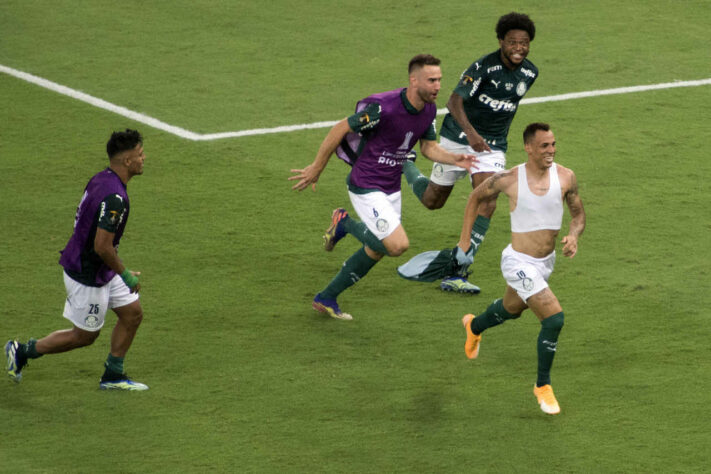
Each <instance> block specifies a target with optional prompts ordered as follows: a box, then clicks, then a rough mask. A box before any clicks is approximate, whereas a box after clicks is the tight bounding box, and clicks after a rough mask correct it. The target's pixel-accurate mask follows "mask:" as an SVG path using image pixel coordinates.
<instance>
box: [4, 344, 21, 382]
mask: <svg viewBox="0 0 711 474" xmlns="http://www.w3.org/2000/svg"><path fill="white" fill-rule="evenodd" d="M16 351H17V348H16V347H15V344H14V341H8V342H7V344H5V357H7V376H8V377H10V378H11V379H12V381H13V382H15V383H20V381H21V380H22V373H21V372H17V356H16Z"/></svg>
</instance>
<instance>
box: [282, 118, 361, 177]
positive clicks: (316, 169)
mask: <svg viewBox="0 0 711 474" xmlns="http://www.w3.org/2000/svg"><path fill="white" fill-rule="evenodd" d="M350 131H351V127H350V125H348V119H343V120H341V121H340V122H338V123H337V124H336V125H334V126H333V127H332V128H331V130H330V131H329V132H328V134H327V135H326V138H324V140H323V142H322V143H321V146H320V147H319V149H318V152H317V153H316V158H314V161H313V163H311V164H310V165H308V166H307V167H306V168H303V169H292V170H291V172H292V173H295V174H294V175H293V176H289V178H288V180H289V181H295V180H298V182H297V183H296V184H295V185H293V186H292V187H291V189H297V190H299V191H303V190H304V189H306V188H307V187H309V185H311V189H313V190H314V191H316V182H317V181H318V178H319V176H321V172H323V170H324V169H325V168H326V165H327V164H328V160H329V159H330V158H331V155H332V154H333V152H334V151H336V148H338V145H339V144H340V143H341V140H343V137H345V136H346V134H347V133H348V132H350Z"/></svg>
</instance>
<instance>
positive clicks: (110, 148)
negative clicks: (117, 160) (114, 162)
mask: <svg viewBox="0 0 711 474" xmlns="http://www.w3.org/2000/svg"><path fill="white" fill-rule="evenodd" d="M139 143H143V137H142V136H141V134H140V133H138V130H131V129H129V128H127V129H126V131H124V132H114V133H112V134H111V138H109V141H108V142H107V143H106V153H107V154H108V155H109V159H111V158H113V157H114V156H116V155H117V154H118V153H121V152H122V151H127V150H133V149H134V148H136V145H138V144H139Z"/></svg>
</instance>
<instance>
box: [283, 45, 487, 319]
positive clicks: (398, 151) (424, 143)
mask: <svg viewBox="0 0 711 474" xmlns="http://www.w3.org/2000/svg"><path fill="white" fill-rule="evenodd" d="M439 64H440V60H439V59H437V58H435V57H434V56H431V55H424V54H423V55H418V56H415V57H414V58H412V60H411V61H410V64H409V67H408V73H409V85H408V87H407V88H402V89H396V90H393V91H389V92H383V93H380V94H374V95H371V96H369V97H366V98H365V99H363V100H361V101H360V102H359V103H358V105H357V107H356V113H355V114H353V115H351V116H350V117H348V118H345V119H343V120H341V121H340V122H338V123H337V124H336V125H335V126H334V127H333V128H332V129H331V130H330V132H329V133H328V135H327V136H326V138H325V139H324V141H323V143H322V144H321V146H320V148H319V150H318V153H317V154H316V158H315V159H314V161H313V163H311V164H310V165H308V166H307V167H306V168H303V169H292V170H291V172H292V173H294V175H293V176H291V177H289V180H297V183H296V184H295V185H294V186H293V187H292V189H297V190H299V191H301V190H304V189H306V188H307V187H309V186H311V187H312V189H314V190H315V189H316V182H317V181H318V178H319V176H320V175H321V172H322V171H323V170H324V168H325V167H326V164H327V163H328V160H329V159H330V157H331V155H332V154H333V153H334V152H337V154H338V156H339V157H340V158H343V159H344V160H346V161H347V162H349V163H350V164H352V166H353V169H352V171H351V173H350V175H349V176H348V194H349V196H350V199H351V203H352V204H353V207H354V209H355V211H356V213H357V214H358V217H360V219H361V221H358V220H356V219H354V218H352V217H351V216H349V214H348V213H347V212H346V210H345V209H343V208H338V209H336V210H334V211H333V214H332V217H331V225H330V227H329V228H328V229H327V230H326V235H324V240H325V248H326V250H327V251H331V250H333V248H334V246H335V245H336V243H337V242H338V241H339V240H341V239H342V238H343V237H345V236H346V234H351V235H352V236H353V237H355V238H356V239H358V240H359V241H360V242H362V243H363V247H362V248H361V249H360V250H358V251H357V252H356V253H354V254H353V255H352V256H351V257H350V258H349V259H348V260H346V262H345V263H344V264H343V266H342V268H341V270H340V272H339V273H338V274H337V275H336V277H335V278H334V279H333V280H332V281H331V282H330V283H329V284H328V286H326V288H324V289H323V290H321V292H319V293H318V294H317V295H316V297H315V298H314V300H313V307H314V309H316V310H318V311H321V312H325V313H328V314H329V315H330V316H332V317H334V318H337V319H343V320H350V319H352V317H351V315H350V314H348V313H344V312H342V311H341V309H340V308H339V306H338V303H337V302H336V298H337V297H338V295H339V294H341V293H342V292H343V291H344V290H345V289H346V288H348V287H350V286H351V285H353V284H354V283H356V282H357V281H358V280H360V279H361V278H363V277H364V276H365V275H366V274H367V273H368V271H369V270H370V269H371V268H372V267H373V266H374V265H375V264H376V263H378V261H379V260H380V259H381V258H383V256H384V255H389V256H391V257H397V256H399V255H401V254H402V253H403V252H405V251H406V250H407V249H408V247H409V240H408V238H407V234H406V233H405V229H404V228H403V226H402V224H401V222H400V216H401V193H400V183H401V173H402V166H403V162H404V161H406V158H407V155H408V153H409V152H410V151H411V150H412V148H413V146H414V145H415V143H416V142H417V141H418V140H419V141H420V151H421V152H422V154H423V155H424V156H425V157H427V158H429V159H430V160H432V161H435V162H438V163H444V164H448V165H456V166H459V167H461V168H463V169H464V170H466V169H468V168H471V167H474V166H475V163H476V158H475V157H474V156H473V155H470V154H455V153H451V152H449V151H447V150H445V149H443V148H442V147H440V146H439V145H438V144H437V142H436V139H437V136H436V131H435V127H434V120H435V117H436V114H437V106H436V104H435V101H436V100H437V94H438V93H439V90H440V87H441V80H442V72H441V70H440V67H439Z"/></svg>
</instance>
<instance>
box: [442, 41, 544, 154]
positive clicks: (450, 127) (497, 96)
mask: <svg viewBox="0 0 711 474" xmlns="http://www.w3.org/2000/svg"><path fill="white" fill-rule="evenodd" d="M537 77H538V68H537V67H536V66H534V65H533V63H532V62H531V61H529V60H527V59H524V60H523V62H522V63H521V65H520V66H519V67H518V68H516V69H515V70H513V71H512V70H510V69H508V68H507V67H506V66H504V64H503V63H502V62H501V50H498V51H495V52H493V53H491V54H487V55H486V56H483V57H482V58H479V59H478V60H477V61H476V62H474V64H472V65H471V66H469V68H468V69H467V70H466V71H464V73H463V74H462V77H461V78H460V79H459V83H458V84H457V87H456V88H455V89H454V92H455V93H456V94H459V95H460V96H461V97H462V98H463V99H464V102H463V106H464V112H465V113H466V115H467V118H468V119H469V122H470V123H471V124H472V126H473V127H474V129H475V130H476V131H477V133H478V134H479V135H481V136H482V137H483V138H484V139H485V140H486V142H487V143H488V144H489V146H490V147H491V148H492V149H497V150H501V151H506V148H507V142H506V136H507V135H508V134H509V127H510V126H511V121H512V120H513V118H514V115H515V114H516V109H517V108H518V104H519V101H520V100H521V98H523V96H524V95H525V94H526V92H528V90H529V89H530V88H531V86H532V85H533V83H534V81H535V80H536V78H537ZM440 135H441V136H443V137H445V138H448V139H450V140H453V141H455V142H458V143H461V144H463V145H466V144H467V138H466V136H465V135H464V132H463V131H462V128H461V127H460V126H459V125H458V124H457V122H456V121H455V120H454V117H452V114H450V113H447V115H445V117H444V122H443V123H442V131H441V132H440Z"/></svg>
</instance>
